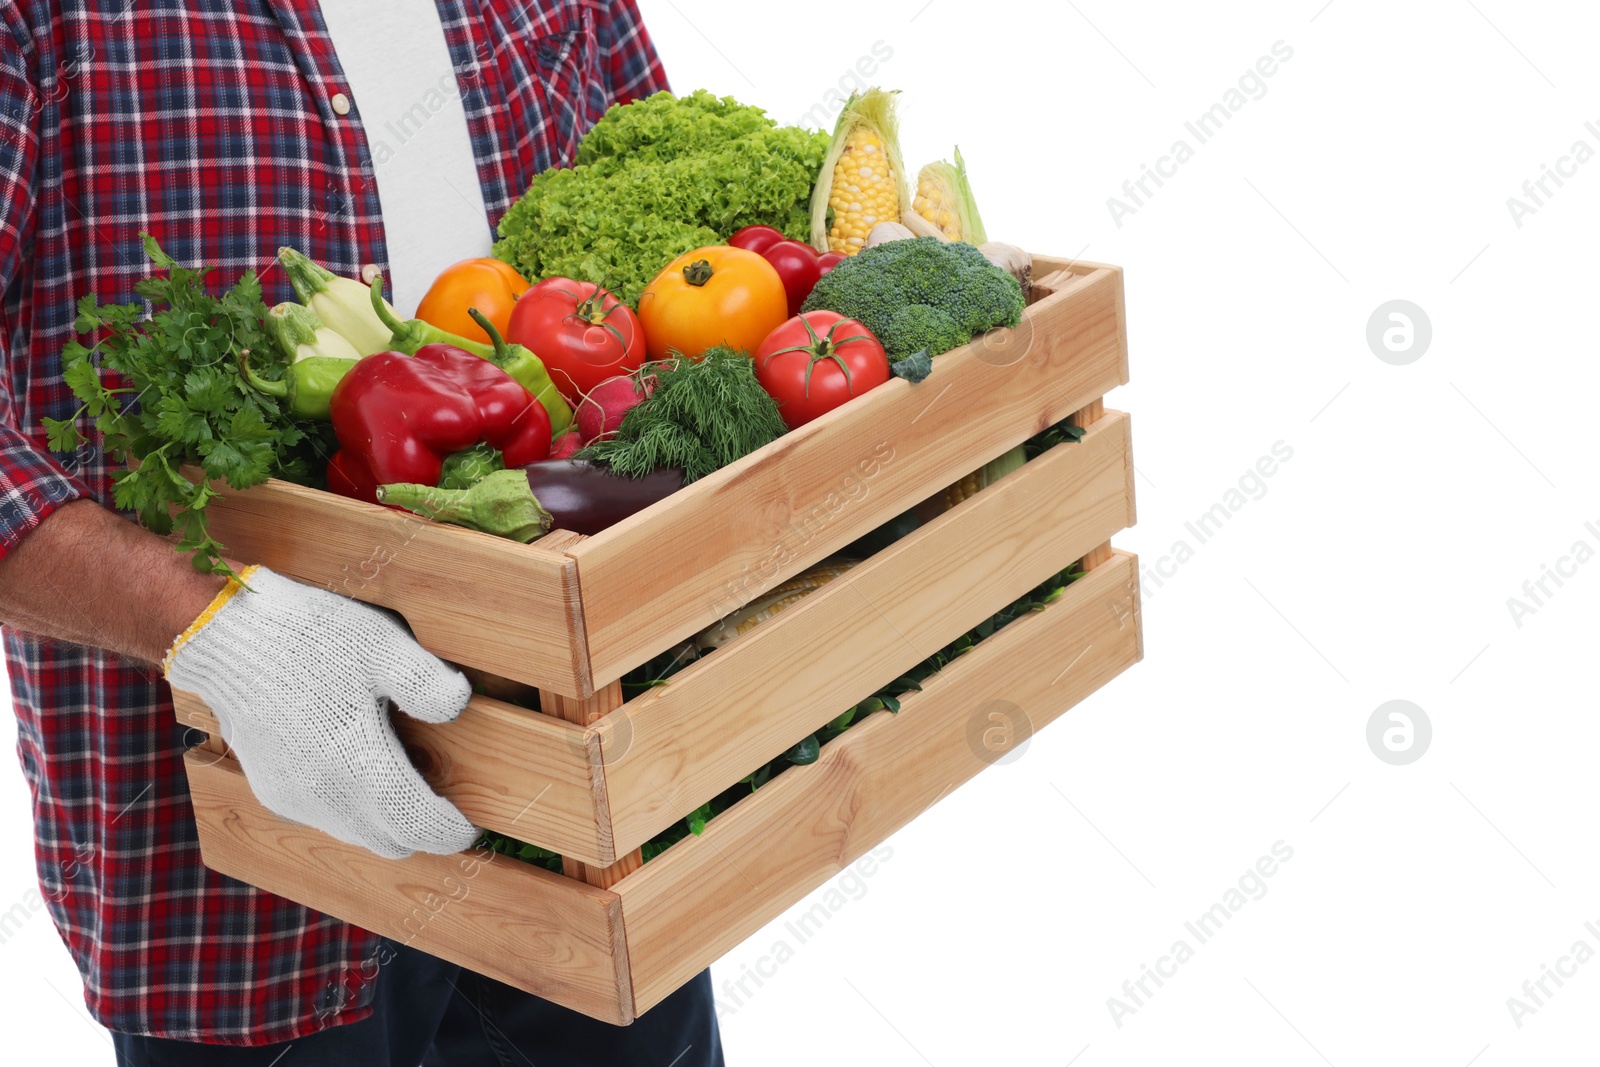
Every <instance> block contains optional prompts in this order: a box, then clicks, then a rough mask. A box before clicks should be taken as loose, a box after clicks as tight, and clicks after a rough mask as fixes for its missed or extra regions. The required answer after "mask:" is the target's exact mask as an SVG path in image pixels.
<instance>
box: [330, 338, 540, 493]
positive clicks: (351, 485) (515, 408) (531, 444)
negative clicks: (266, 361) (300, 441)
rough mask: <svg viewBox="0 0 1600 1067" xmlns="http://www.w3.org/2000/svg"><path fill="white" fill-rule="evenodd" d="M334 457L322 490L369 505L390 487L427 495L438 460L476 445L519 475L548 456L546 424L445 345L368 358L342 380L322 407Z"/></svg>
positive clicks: (525, 400)
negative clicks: (409, 487) (410, 487)
mask: <svg viewBox="0 0 1600 1067" xmlns="http://www.w3.org/2000/svg"><path fill="white" fill-rule="evenodd" d="M330 409H331V415H332V419H333V429H334V432H335V433H336V434H338V437H339V445H340V448H339V451H338V452H336V453H335V454H334V457H333V459H332V460H330V461H329V463H328V488H329V489H331V490H332V491H333V492H335V493H339V494H341V495H343V496H348V497H354V498H355V499H357V500H366V501H370V502H373V503H376V502H377V490H378V486H380V485H385V484H388V483H391V482H417V483H420V484H423V485H437V484H439V478H440V475H441V473H442V472H443V469H444V462H445V460H446V459H447V458H448V457H449V456H451V455H453V454H454V453H457V452H461V451H464V450H466V449H469V448H472V447H474V446H476V445H487V446H488V447H490V448H494V449H498V450H499V451H500V452H501V454H502V456H503V458H504V462H505V465H506V466H508V467H521V466H524V465H526V464H529V463H537V462H538V461H539V460H542V459H544V458H546V457H547V456H548V455H549V454H550V415H549V414H548V413H547V412H546V411H545V409H544V405H542V404H540V403H539V401H538V400H537V399H536V398H535V397H534V395H533V394H532V393H530V392H528V390H527V389H525V388H523V387H522V385H521V384H520V383H519V382H518V381H517V380H516V379H515V378H513V377H511V375H509V374H507V373H506V372H505V371H503V370H501V369H500V368H499V367H497V366H495V365H494V364H493V363H491V362H489V361H488V360H486V359H483V358H481V357H479V356H475V355H473V354H472V353H471V352H467V351H464V350H462V349H460V348H456V347H455V346H454V345H442V344H434V345H424V346H423V347H422V348H419V349H417V352H416V355H412V356H408V355H405V354H403V353H400V352H378V353H374V354H373V355H370V356H367V357H366V358H364V359H362V360H361V361H360V362H359V363H357V364H356V365H355V366H354V367H352V368H351V369H350V371H349V372H348V373H347V374H345V376H344V378H343V379H342V380H341V381H340V382H339V385H338V387H337V388H335V389H334V391H333V398H332V401H331V404H330Z"/></svg>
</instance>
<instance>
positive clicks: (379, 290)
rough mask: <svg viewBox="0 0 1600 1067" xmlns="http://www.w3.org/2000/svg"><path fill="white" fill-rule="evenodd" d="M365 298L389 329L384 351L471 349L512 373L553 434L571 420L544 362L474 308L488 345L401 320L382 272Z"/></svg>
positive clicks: (408, 352) (412, 352)
mask: <svg viewBox="0 0 1600 1067" xmlns="http://www.w3.org/2000/svg"><path fill="white" fill-rule="evenodd" d="M367 299H368V302H369V306H370V307H371V308H372V310H373V313H374V314H375V315H376V316H377V317H378V319H379V321H381V322H382V323H383V324H384V326H385V328H387V329H388V330H389V347H388V348H387V349H386V351H389V352H400V353H402V354H404V355H408V356H409V355H415V354H416V353H417V352H419V351H421V350H422V349H423V348H424V347H425V346H427V345H447V346H449V347H451V348H456V349H460V350H461V351H463V352H470V353H472V354H473V355H475V356H477V357H478V358H480V359H484V360H487V361H488V362H490V363H493V364H494V365H495V366H496V367H499V368H500V369H501V370H503V371H505V372H506V373H507V374H509V375H511V377H512V378H514V379H515V380H516V381H517V382H518V383H519V384H521V385H522V387H523V388H524V389H526V390H527V391H528V392H530V393H532V394H533V395H534V396H535V397H537V398H538V400H539V403H540V404H541V405H543V406H544V410H545V414H547V415H548V416H549V417H550V426H551V428H552V429H553V431H554V432H555V433H560V432H561V431H562V430H565V429H566V428H567V424H568V423H570V422H571V421H572V408H571V407H569V406H568V404H567V401H566V398H565V397H563V396H562V395H561V390H559V389H557V388H556V386H555V383H554V382H553V381H551V380H550V375H549V374H548V373H546V371H545V369H544V361H543V360H541V359H540V358H539V357H538V356H536V355H534V354H533V353H532V352H530V351H529V350H528V349H526V348H524V347H523V346H522V345H508V344H506V342H505V339H504V338H503V337H501V336H500V331H499V330H498V329H496V328H495V325H494V323H492V322H490V321H489V320H488V319H487V318H486V317H485V316H484V314H483V312H481V311H479V310H478V309H477V308H468V309H467V314H468V315H470V316H471V317H472V320H473V321H474V322H476V323H477V324H478V326H479V327H480V328H481V329H482V330H483V332H484V334H485V335H487V336H488V338H489V340H490V342H491V343H490V344H486V345H485V344H479V343H478V342H476V341H469V340H467V339H466V338H465V337H457V336H456V335H455V334H453V333H446V332H445V331H443V330H441V329H439V328H438V327H437V326H434V325H432V324H430V323H426V322H423V321H422V320H421V319H411V320H409V321H407V322H401V321H400V319H399V317H398V316H397V315H395V313H394V309H393V308H391V307H390V306H389V304H388V302H387V301H385V300H384V299H383V275H381V274H380V275H378V276H377V277H375V278H373V279H372V288H371V291H370V292H369V293H368V294H367Z"/></svg>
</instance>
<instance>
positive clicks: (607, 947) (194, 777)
mask: <svg viewBox="0 0 1600 1067" xmlns="http://www.w3.org/2000/svg"><path fill="white" fill-rule="evenodd" d="M185 763H186V765H187V769H188V774H189V791H190V793H191V794H192V795H193V797H194V801H195V814H196V822H197V823H198V825H199V829H200V850H201V854H202V856H203V858H204V860H205V864H206V866H208V867H210V868H212V869H213V870H216V871H221V872H222V873H223V874H226V875H229V876H231V877H234V878H238V879H240V880H241V881H245V882H249V883H250V884H252V885H255V886H259V887H261V888H262V889H265V890H267V891H269V892H272V893H277V894H278V895H279V896H284V897H288V898H289V899H290V900H295V901H298V902H299V903H301V904H304V905H306V906H307V907H310V908H314V909H316V910H317V911H321V912H325V913H327V914H329V915H333V916H336V917H338V918H340V919H344V920H345V921H347V922H352V923H355V924H356V925H357V926H361V927H363V928H365V929H368V930H371V931H373V932H374V933H378V934H382V935H383V936H384V937H387V938H390V939H392V940H394V941H396V942H399V943H401V944H407V945H410V946H411V947H413V948H416V949H419V950H421V951H423V952H427V953H429V954H431V955H434V956H438V957H441V958H442V959H447V960H450V961H452V962H455V963H459V964H461V965H462V966H464V967H470V968H471V969H472V970H475V971H478V972H480V973H482V974H486V975H489V976H490V977H492V978H496V979H499V980H500V981H502V982H508V983H510V984H512V985H515V986H517V987H518V988H521V989H526V990H528V991H529V992H532V993H535V994H537V995H539V996H541V997H544V998H546V999H548V1000H553V1001H555V1002H556V1003H558V1004H563V1005H565V1006H567V1007H569V1008H573V1009H574V1010H577V1011H581V1012H583V1013H584V1014H586V1015H590V1016H593V1017H594V1018H597V1019H603V1020H605V1021H607V1022H611V1023H618V1024H621V1023H627V1022H631V1021H632V1019H633V1015H634V1010H633V1002H632V997H631V994H630V990H629V986H628V965H627V946H626V944H625V943H624V941H623V936H622V924H621V921H620V920H621V912H620V902H619V899H618V897H617V894H615V893H612V892H610V891H609V890H605V889H596V888H594V887H592V886H587V885H584V884H583V883H582V882H575V881H572V880H571V879H568V878H562V877H560V876H559V875H554V874H551V873H550V872H548V871H544V870H541V869H539V868H536V867H533V866H531V865H529V864H525V863H521V862H519V861H516V860H513V859H511V858H509V857H506V856H498V855H496V854H494V853H492V852H481V851H479V852H464V853H461V854H459V855H456V856H432V855H427V854H425V853H416V854H414V855H412V856H410V857H408V858H406V859H404V860H386V859H381V858H379V857H378V856H375V855H373V854H372V853H370V852H368V851H366V850H365V849H362V848H358V847H356V846H354V845H346V844H343V843H341V842H339V841H335V840H334V839H333V838H331V837H328V836H327V835H326V834H323V833H321V832H319V831H317V830H313V829H311V828H309V827H305V826H300V825H298V824H295V823H291V822H288V821H287V820H284V819H280V818H279V817H277V816H276V815H273V814H272V813H271V812H269V811H267V810H266V809H265V808H263V807H261V805H260V804H259V803H258V802H257V801H256V799H255V797H254V796H253V795H252V794H251V792H250V787H249V785H248V783H246V781H245V778H244V773H243V772H242V771H241V770H240V769H239V766H238V764H236V763H234V762H233V761H232V760H219V759H217V758H216V757H215V756H213V755H212V754H210V753H207V752H190V753H189V754H188V756H187V757H186V759H185Z"/></svg>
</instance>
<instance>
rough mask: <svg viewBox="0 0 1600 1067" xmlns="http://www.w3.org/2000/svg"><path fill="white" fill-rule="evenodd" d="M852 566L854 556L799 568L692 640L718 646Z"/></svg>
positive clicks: (704, 646) (701, 645)
mask: <svg viewBox="0 0 1600 1067" xmlns="http://www.w3.org/2000/svg"><path fill="white" fill-rule="evenodd" d="M855 565H856V561H855V560H853V559H844V560H825V561H824V562H822V563H818V564H817V565H816V566H814V567H811V568H810V569H808V570H804V571H801V572H800V573H799V574H797V575H795V576H794V577H793V578H790V579H789V580H788V581H786V582H782V583H780V584H778V585H776V586H774V587H773V588H772V589H769V590H768V591H767V592H766V593H765V594H764V595H762V596H760V597H758V598H756V599H755V600H754V601H752V602H750V603H749V604H746V605H745V606H744V607H742V608H740V609H739V610H738V611H735V612H734V613H733V614H731V615H729V616H727V617H726V618H724V619H722V620H721V621H719V622H716V623H713V624H712V625H711V626H709V627H707V628H706V629H705V630H703V631H701V632H700V633H699V634H698V635H697V636H696V637H695V639H694V643H695V645H696V646H697V647H698V648H700V649H702V650H708V649H713V648H721V647H722V646H723V645H725V644H727V643H728V642H729V641H732V640H733V639H734V638H735V637H738V636H740V635H741V634H745V633H748V632H749V631H750V630H751V629H753V628H754V627H756V626H757V625H759V624H760V623H763V622H766V621H767V620H768V619H770V618H772V617H773V616H774V615H776V614H778V612H780V611H782V610H783V609H784V608H786V607H788V606H789V605H791V604H794V603H796V602H798V601H800V600H804V599H805V598H806V596H807V595H809V594H811V593H814V592H816V591H817V590H818V589H821V588H822V587H823V586H825V585H827V584H828V583H829V582H831V581H833V580H834V579H835V578H837V577H839V575H841V574H843V573H844V572H845V571H847V570H849V569H850V568H851V567H854V566H855Z"/></svg>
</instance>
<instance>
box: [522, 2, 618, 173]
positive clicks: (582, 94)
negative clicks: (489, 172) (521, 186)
mask: <svg viewBox="0 0 1600 1067" xmlns="http://www.w3.org/2000/svg"><path fill="white" fill-rule="evenodd" d="M547 12H548V13H547V14H545V15H543V16H540V17H535V18H534V19H532V20H530V23H529V26H528V28H527V31H526V33H525V35H523V37H522V38H521V40H519V41H518V42H517V43H518V52H519V53H520V58H521V59H522V61H523V63H524V64H526V72H527V73H526V81H525V83H524V84H525V85H526V87H527V90H528V95H529V99H528V101H527V103H528V104H529V105H530V106H528V107H526V108H524V109H523V112H522V121H523V122H524V123H526V124H527V125H528V126H529V127H530V129H529V131H528V132H529V133H530V134H532V136H533V139H534V141H535V143H536V144H537V145H538V146H539V147H540V148H541V149H542V151H539V152H537V153H536V155H537V156H539V157H542V158H538V159H536V166H537V168H538V169H539V170H545V169H548V168H550V167H565V166H571V165H572V164H573V163H575V162H576V161H577V155H578V142H579V141H581V140H582V139H583V135H584V134H585V133H587V132H588V131H589V127H591V126H593V125H594V124H595V123H596V122H598V121H599V120H600V116H601V115H604V114H605V111H606V107H607V105H608V103H609V101H608V100H607V91H606V83H605V78H604V77H603V72H602V70H601V63H600V46H599V42H598V40H597V37H596V34H595V11H594V7H593V5H592V4H591V3H587V2H583V0H565V2H560V3H555V4H551V5H548V8H547Z"/></svg>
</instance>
